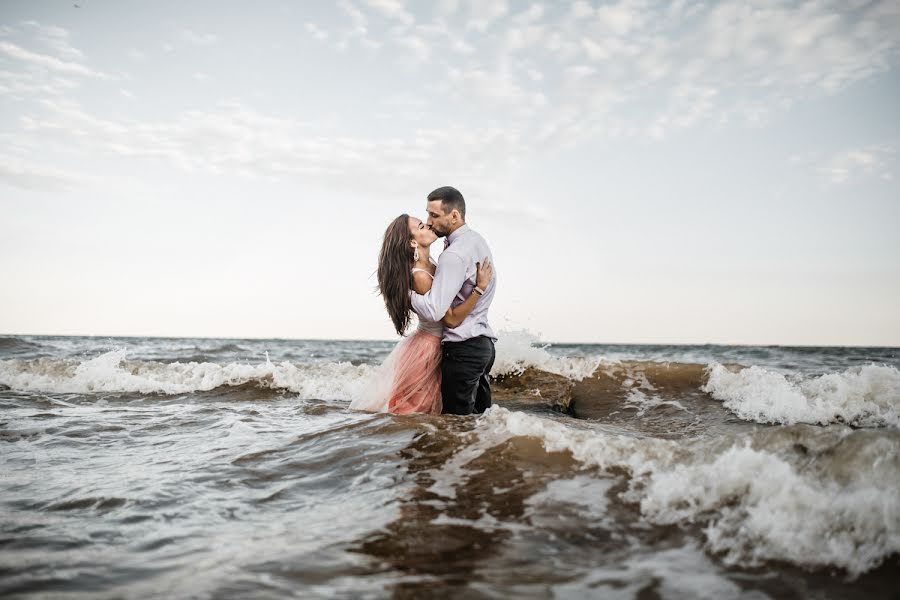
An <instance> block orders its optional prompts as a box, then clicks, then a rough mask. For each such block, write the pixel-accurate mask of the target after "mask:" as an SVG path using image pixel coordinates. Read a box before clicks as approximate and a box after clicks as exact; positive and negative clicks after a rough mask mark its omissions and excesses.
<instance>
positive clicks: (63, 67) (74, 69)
mask: <svg viewBox="0 0 900 600" xmlns="http://www.w3.org/2000/svg"><path fill="white" fill-rule="evenodd" d="M0 53H3V54H6V55H7V56H9V57H12V58H15V59H17V60H20V61H22V62H25V63H27V64H29V65H32V66H35V67H40V68H43V69H48V70H50V71H55V72H57V73H65V74H67V75H81V76H83V77H93V78H96V79H108V76H107V75H106V74H104V73H101V72H99V71H95V70H93V69H91V68H89V67H87V66H85V65H83V64H81V63H77V62H71V61H65V60H61V59H59V58H56V57H55V56H49V55H47V54H40V53H37V52H32V51H30V50H26V49H25V48H21V47H20V46H17V45H15V44H12V43H10V42H0Z"/></svg>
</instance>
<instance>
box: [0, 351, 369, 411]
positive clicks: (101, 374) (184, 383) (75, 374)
mask: <svg viewBox="0 0 900 600" xmlns="http://www.w3.org/2000/svg"><path fill="white" fill-rule="evenodd" d="M127 355H128V351H127V350H125V349H117V350H112V351H109V352H105V353H103V354H101V355H99V356H97V357H96V358H93V359H90V360H86V361H83V362H77V361H71V360H59V359H48V358H41V359H36V360H30V361H23V360H6V361H0V383H2V384H3V385H7V386H9V387H10V388H12V389H15V390H24V391H41V392H56V393H77V394H95V393H139V394H186V393H190V392H196V391H208V390H212V389H215V388H217V387H220V386H237V385H242V384H245V383H250V382H253V383H255V384H257V385H259V386H261V387H269V388H274V389H286V390H289V391H292V392H296V393H298V394H302V395H303V396H304V397H306V398H320V399H328V400H349V399H352V398H354V397H355V396H357V395H358V394H359V391H360V389H361V388H362V387H363V386H365V385H366V384H367V382H368V380H369V377H370V374H371V372H372V367H369V366H366V365H360V366H354V365H352V364H350V363H328V364H322V365H299V366H298V365H294V364H292V363H289V362H281V363H277V364H275V363H272V362H269V360H268V359H267V360H266V361H265V362H263V363H259V364H255V365H254V364H245V363H229V364H225V365H219V364H216V363H206V362H204V363H195V362H189V363H177V362H176V363H159V362H152V361H151V362H142V361H133V362H132V361H127V360H126V358H127Z"/></svg>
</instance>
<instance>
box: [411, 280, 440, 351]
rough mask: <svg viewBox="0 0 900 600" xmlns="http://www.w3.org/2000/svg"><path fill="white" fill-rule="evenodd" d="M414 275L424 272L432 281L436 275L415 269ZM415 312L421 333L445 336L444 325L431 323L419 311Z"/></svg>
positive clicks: (436, 322)
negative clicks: (417, 272)
mask: <svg viewBox="0 0 900 600" xmlns="http://www.w3.org/2000/svg"><path fill="white" fill-rule="evenodd" d="M412 271H413V273H415V272H416V271H422V272H423V273H425V274H427V275H428V276H429V277H431V279H432V280H433V279H434V275H432V274H431V273H429V272H428V271H426V270H425V269H419V268H413V270H412ZM413 312H414V313H416V316H417V317H418V318H419V327H418V329H419V330H420V331H424V332H426V333H430V334H431V335H436V336H437V337H443V335H444V325H443V324H442V323H441V322H440V321H429V320H428V319H427V318H425V317H423V316H422V315H420V314H419V312H418V311H416V310H415V309H413Z"/></svg>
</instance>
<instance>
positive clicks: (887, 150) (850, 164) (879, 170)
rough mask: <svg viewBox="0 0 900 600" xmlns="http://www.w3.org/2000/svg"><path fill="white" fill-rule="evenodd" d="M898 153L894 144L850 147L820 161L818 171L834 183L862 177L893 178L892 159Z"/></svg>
mask: <svg viewBox="0 0 900 600" xmlns="http://www.w3.org/2000/svg"><path fill="white" fill-rule="evenodd" d="M896 153H897V148H896V146H895V145H893V144H878V145H872V146H865V147H861V148H848V149H846V150H843V151H841V152H838V153H835V154H833V155H831V156H829V157H827V158H825V159H824V160H822V161H821V162H820V164H819V165H818V167H817V169H816V170H817V171H818V172H819V173H820V174H821V175H822V176H824V177H825V178H826V179H827V180H828V181H830V182H831V183H833V184H843V183H846V182H848V181H850V180H851V179H858V178H860V177H880V178H882V179H885V180H892V179H893V178H894V173H893V172H892V171H891V168H890V167H891V165H890V159H891V158H893V157H894V156H895V155H896Z"/></svg>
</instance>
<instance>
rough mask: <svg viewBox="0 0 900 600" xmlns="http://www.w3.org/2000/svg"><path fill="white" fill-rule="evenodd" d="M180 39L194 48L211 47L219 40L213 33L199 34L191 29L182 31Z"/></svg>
mask: <svg viewBox="0 0 900 600" xmlns="http://www.w3.org/2000/svg"><path fill="white" fill-rule="evenodd" d="M179 37H180V38H181V40H182V41H183V42H187V43H188V44H193V45H194V46H209V45H210V44H215V43H216V42H217V41H218V40H219V38H218V36H216V35H215V34H212V33H197V32H196V31H192V30H190V29H182V30H181V33H180V34H179Z"/></svg>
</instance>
